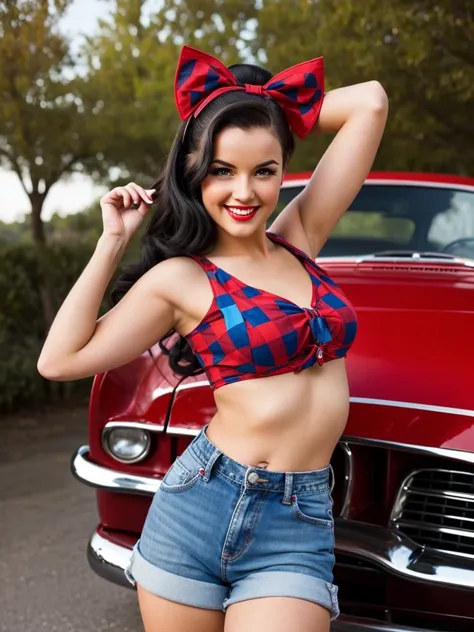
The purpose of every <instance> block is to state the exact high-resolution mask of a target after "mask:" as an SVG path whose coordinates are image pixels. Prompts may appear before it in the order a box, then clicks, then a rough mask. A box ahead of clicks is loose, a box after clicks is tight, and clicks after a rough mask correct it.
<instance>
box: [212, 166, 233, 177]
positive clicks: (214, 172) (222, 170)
mask: <svg viewBox="0 0 474 632" xmlns="http://www.w3.org/2000/svg"><path fill="white" fill-rule="evenodd" d="M229 174H230V169H226V168H225V167H218V168H217V169H212V171H211V175H213V176H228V175H229Z"/></svg>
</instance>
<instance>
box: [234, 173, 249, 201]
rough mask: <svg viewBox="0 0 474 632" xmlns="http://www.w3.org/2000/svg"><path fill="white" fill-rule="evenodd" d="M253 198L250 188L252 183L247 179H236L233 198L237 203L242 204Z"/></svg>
mask: <svg viewBox="0 0 474 632" xmlns="http://www.w3.org/2000/svg"><path fill="white" fill-rule="evenodd" d="M253 197H254V191H253V188H252V183H251V180H250V179H249V178H246V177H242V178H237V179H236V181H235V187H234V198H235V200H236V201H237V202H242V203H244V204H246V203H248V202H250V201H252V199H253Z"/></svg>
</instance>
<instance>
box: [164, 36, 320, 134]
mask: <svg viewBox="0 0 474 632" xmlns="http://www.w3.org/2000/svg"><path fill="white" fill-rule="evenodd" d="M231 90H245V92H249V93H250V94H260V95H268V96H270V97H272V98H273V99H274V100H275V101H276V102H277V103H278V104H279V105H280V106H281V107H282V108H283V110H284V112H285V114H286V117H287V119H288V123H289V124H290V127H291V129H292V130H293V131H294V133H295V134H296V135H297V136H299V137H300V138H304V137H305V136H307V135H308V134H309V132H310V131H311V129H312V127H313V125H314V124H315V123H316V121H317V120H318V116H319V113H320V111H321V106H322V104H323V97H324V64H323V58H322V57H318V58H316V59H310V60H309V61H304V62H302V63H300V64H296V66H291V68H288V69H287V70H283V71H282V72H279V73H278V74H277V75H275V76H274V77H272V79H270V81H268V82H267V83H266V84H265V85H263V86H256V85H252V84H248V83H247V84H245V86H241V85H239V84H238V83H237V80H236V78H235V77H234V75H233V74H232V73H231V71H230V70H229V69H228V68H226V66H224V64H223V63H222V62H220V61H219V60H218V59H216V58H215V57H213V56H212V55H208V54H207V53H204V52H202V51H200V50H197V49H195V48H191V47H190V46H183V48H182V50H181V54H180V57H179V61H178V68H177V70H176V78H175V84H174V93H175V100H176V105H177V108H178V112H179V115H180V117H181V119H182V120H183V121H185V120H186V119H188V118H189V117H190V116H191V115H194V116H197V115H198V114H199V112H201V110H202V109H203V108H205V107H206V105H207V104H208V103H210V102H211V101H212V100H213V99H215V98H216V97H218V96H219V95H221V94H223V93H224V92H230V91H231Z"/></svg>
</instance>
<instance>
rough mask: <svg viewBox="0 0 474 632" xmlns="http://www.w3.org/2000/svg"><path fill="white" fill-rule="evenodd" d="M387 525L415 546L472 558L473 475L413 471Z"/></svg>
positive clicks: (404, 485)
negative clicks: (415, 544)
mask: <svg viewBox="0 0 474 632" xmlns="http://www.w3.org/2000/svg"><path fill="white" fill-rule="evenodd" d="M390 525H391V526H392V527H394V528H396V529H398V530H399V531H401V532H402V533H404V534H405V535H407V536H408V537H410V538H411V539H412V540H414V541H415V542H416V543H417V544H420V545H424V546H429V547H431V548H433V549H437V550H440V551H444V552H449V553H455V554H457V555H462V556H467V557H474V474H473V473H471V472H460V471H456V470H443V469H425V470H418V471H416V472H413V473H412V474H410V476H408V477H407V478H406V479H405V480H404V481H403V483H402V485H401V488H400V491H399V493H398V496H397V499H396V501H395V504H394V507H393V510H392V514H391V516H390Z"/></svg>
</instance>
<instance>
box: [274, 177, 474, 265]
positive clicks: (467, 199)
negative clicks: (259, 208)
mask: <svg viewBox="0 0 474 632" xmlns="http://www.w3.org/2000/svg"><path fill="white" fill-rule="evenodd" d="M302 189H303V187H302V186H287V187H284V188H282V190H281V194H280V199H279V201H278V205H277V208H276V209H275V212H274V213H273V215H272V217H271V218H270V223H271V221H273V219H274V218H275V217H276V216H277V215H278V214H279V213H280V212H281V211H282V210H283V209H284V208H285V206H286V205H287V204H288V202H290V201H291V200H292V199H293V198H294V197H295V196H296V195H298V193H299V192H300V191H301V190H302ZM454 242H455V243H454ZM387 250H388V251H397V250H403V251H407V250H413V251H419V252H442V251H443V252H448V253H450V254H454V255H458V256H464V257H470V258H474V192H470V191H463V190H459V189H456V188H450V187H440V186H420V185H413V186H410V185H394V184H371V183H370V182H369V183H367V184H365V185H364V186H363V187H362V189H361V190H360V192H359V194H358V195H357V197H356V198H355V200H354V202H353V203H352V204H351V207H350V208H349V209H348V211H347V213H345V214H344V215H343V217H342V218H341V220H340V221H339V223H338V225H337V226H336V228H335V229H334V231H333V233H332V235H331V237H330V238H329V239H328V241H327V242H326V244H325V245H324V247H323V249H322V251H321V253H320V256H349V255H364V254H372V253H374V252H383V251H387Z"/></svg>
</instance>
